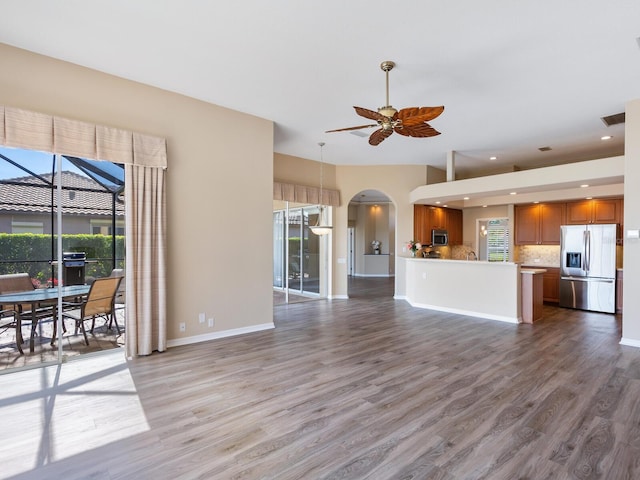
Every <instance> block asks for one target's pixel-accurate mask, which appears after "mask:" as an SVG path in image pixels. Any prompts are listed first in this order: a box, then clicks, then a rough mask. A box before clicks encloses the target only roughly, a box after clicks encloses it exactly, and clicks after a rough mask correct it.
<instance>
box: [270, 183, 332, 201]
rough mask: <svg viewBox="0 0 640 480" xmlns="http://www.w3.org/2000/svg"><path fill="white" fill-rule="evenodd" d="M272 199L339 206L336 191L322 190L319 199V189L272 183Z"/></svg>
mask: <svg viewBox="0 0 640 480" xmlns="http://www.w3.org/2000/svg"><path fill="white" fill-rule="evenodd" d="M273 199H274V200H285V201H288V202H296V203H306V204H310V205H329V206H331V207H339V206H340V192H339V191H338V190H331V189H326V188H323V189H322V199H320V188H319V187H308V186H305V185H295V184H292V183H282V182H273Z"/></svg>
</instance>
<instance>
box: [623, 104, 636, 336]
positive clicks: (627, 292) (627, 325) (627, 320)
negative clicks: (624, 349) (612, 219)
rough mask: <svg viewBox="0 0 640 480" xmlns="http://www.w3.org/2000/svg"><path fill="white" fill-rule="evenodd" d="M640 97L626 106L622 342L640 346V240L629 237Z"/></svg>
mask: <svg viewBox="0 0 640 480" xmlns="http://www.w3.org/2000/svg"><path fill="white" fill-rule="evenodd" d="M638 185H640V99H639V100H634V101H631V102H629V103H627V105H626V125H625V170H624V224H623V227H624V232H623V235H624V236H625V239H624V253H623V255H624V262H623V264H624V288H623V292H624V303H623V306H624V307H623V312H622V338H623V342H626V343H631V344H633V345H635V346H637V347H640V296H638V292H639V291H640V240H638V239H630V238H626V233H627V231H629V230H638V229H640V190H639V189H638Z"/></svg>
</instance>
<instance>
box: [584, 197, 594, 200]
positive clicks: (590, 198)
mask: <svg viewBox="0 0 640 480" xmlns="http://www.w3.org/2000/svg"><path fill="white" fill-rule="evenodd" d="M592 199H593V197H585V200H592Z"/></svg>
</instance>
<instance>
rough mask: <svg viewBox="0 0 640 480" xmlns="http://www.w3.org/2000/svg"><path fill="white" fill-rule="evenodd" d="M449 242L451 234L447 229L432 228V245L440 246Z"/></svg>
mask: <svg viewBox="0 0 640 480" xmlns="http://www.w3.org/2000/svg"><path fill="white" fill-rule="evenodd" d="M448 244H449V234H448V233H447V231H446V230H436V229H435V228H434V229H433V230H431V245H433V246H434V247H438V246H441V245H448Z"/></svg>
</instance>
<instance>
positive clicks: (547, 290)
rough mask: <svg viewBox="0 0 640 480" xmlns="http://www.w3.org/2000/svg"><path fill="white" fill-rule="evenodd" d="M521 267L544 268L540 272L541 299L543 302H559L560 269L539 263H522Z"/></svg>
mask: <svg viewBox="0 0 640 480" xmlns="http://www.w3.org/2000/svg"><path fill="white" fill-rule="evenodd" d="M522 268H544V269H545V270H546V272H544V273H543V274H542V299H543V300H544V301H545V302H550V303H558V302H560V269H559V268H554V267H540V266H539V265H527V266H526V267H525V266H524V265H523V267H522Z"/></svg>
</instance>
